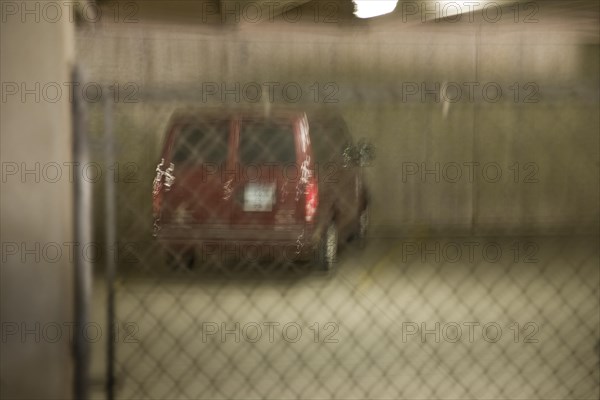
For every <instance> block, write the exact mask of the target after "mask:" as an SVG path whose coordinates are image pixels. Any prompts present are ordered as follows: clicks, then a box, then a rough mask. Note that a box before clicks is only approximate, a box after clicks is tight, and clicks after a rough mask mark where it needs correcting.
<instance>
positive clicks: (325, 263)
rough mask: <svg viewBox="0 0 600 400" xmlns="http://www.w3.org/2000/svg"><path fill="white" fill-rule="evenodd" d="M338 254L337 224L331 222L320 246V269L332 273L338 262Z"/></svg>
mask: <svg viewBox="0 0 600 400" xmlns="http://www.w3.org/2000/svg"><path fill="white" fill-rule="evenodd" d="M337 252H338V229H337V227H336V225H335V222H333V221H332V222H331V223H330V224H329V226H328V227H327V230H326V231H325V234H324V235H323V237H322V238H321V241H320V245H319V267H320V268H321V269H322V270H325V271H331V270H332V269H333V265H334V264H335V262H336V260H337Z"/></svg>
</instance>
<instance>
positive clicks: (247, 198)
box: [232, 116, 303, 230]
mask: <svg viewBox="0 0 600 400" xmlns="http://www.w3.org/2000/svg"><path fill="white" fill-rule="evenodd" d="M300 137H301V134H300V124H299V123H298V119H297V118H292V117H291V116H286V117H280V118H276V117H272V118H260V117H259V118H250V117H243V118H240V129H239V134H238V135H237V142H238V152H237V156H236V161H237V162H236V168H237V172H238V178H239V179H238V184H237V186H236V191H235V195H234V201H233V205H232V207H233V215H232V223H233V224H235V225H248V226H255V227H260V226H262V227H265V228H268V229H273V230H278V229H282V228H283V227H284V226H286V225H293V224H297V223H298V221H299V220H300V219H301V218H302V212H303V211H302V208H301V207H300V204H301V202H302V200H303V196H302V195H301V193H298V182H299V181H300V179H301V163H299V162H298V160H299V159H302V155H301V154H300V153H301V147H302V144H301V139H300Z"/></svg>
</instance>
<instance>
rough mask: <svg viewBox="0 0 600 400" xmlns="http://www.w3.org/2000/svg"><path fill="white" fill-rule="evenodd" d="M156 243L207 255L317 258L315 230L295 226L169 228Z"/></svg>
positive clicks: (163, 230) (162, 232) (161, 232)
mask: <svg viewBox="0 0 600 400" xmlns="http://www.w3.org/2000/svg"><path fill="white" fill-rule="evenodd" d="M155 236H156V239H157V240H158V241H159V242H160V243H161V244H162V245H164V246H165V247H166V248H169V249H171V250H172V251H178V250H183V249H189V248H195V249H197V250H198V251H201V252H202V253H206V254H217V255H219V254H225V253H227V254H237V255H241V256H244V255H247V254H261V255H271V256H275V257H284V258H286V259H290V260H299V259H310V258H312V257H316V255H315V253H316V252H317V251H318V249H319V246H318V245H317V244H318V241H317V240H316V239H315V235H314V229H313V227H312V226H307V225H292V226H275V227H274V226H269V227H256V226H206V225H175V224H173V225H171V224H166V225H163V226H161V227H160V229H159V230H158V231H157V232H156V235H155Z"/></svg>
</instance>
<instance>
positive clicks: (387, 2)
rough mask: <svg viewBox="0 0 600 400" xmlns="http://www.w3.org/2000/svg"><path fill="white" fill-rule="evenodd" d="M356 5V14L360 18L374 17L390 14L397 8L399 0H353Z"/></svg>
mask: <svg viewBox="0 0 600 400" xmlns="http://www.w3.org/2000/svg"><path fill="white" fill-rule="evenodd" d="M353 1H354V4H355V5H356V11H354V15H356V16H357V17H358V18H372V17H377V16H379V15H384V14H389V13H391V12H392V11H394V9H395V8H396V4H397V3H398V0H353Z"/></svg>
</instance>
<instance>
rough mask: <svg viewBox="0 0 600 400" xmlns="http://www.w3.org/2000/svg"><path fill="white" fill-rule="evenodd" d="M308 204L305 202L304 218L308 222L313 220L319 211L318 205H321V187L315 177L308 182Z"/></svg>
mask: <svg viewBox="0 0 600 400" xmlns="http://www.w3.org/2000/svg"><path fill="white" fill-rule="evenodd" d="M305 193H306V204H305V207H306V209H305V213H304V218H305V219H306V222H311V221H312V220H313V219H314V217H315V214H316V213H317V206H318V205H319V188H318V186H317V183H316V182H315V181H314V179H311V180H310V181H309V182H308V183H307V184H306V191H305Z"/></svg>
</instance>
